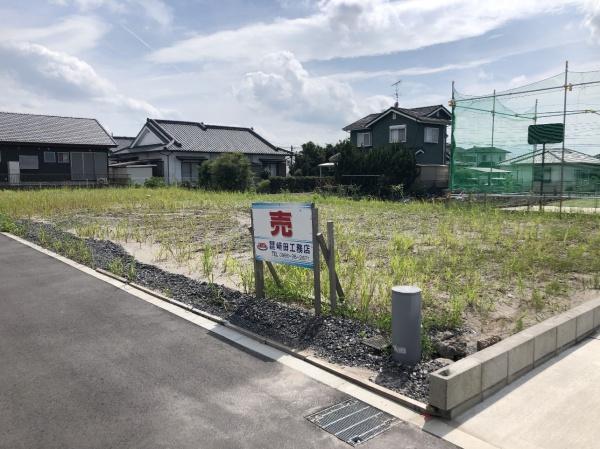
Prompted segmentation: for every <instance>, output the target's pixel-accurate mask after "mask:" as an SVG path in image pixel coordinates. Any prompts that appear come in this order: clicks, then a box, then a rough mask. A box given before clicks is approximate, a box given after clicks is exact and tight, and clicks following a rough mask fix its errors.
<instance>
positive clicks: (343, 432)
mask: <svg viewBox="0 0 600 449" xmlns="http://www.w3.org/2000/svg"><path fill="white" fill-rule="evenodd" d="M306 419H308V420H309V421H310V422H312V423H314V424H316V425H317V426H319V427H320V428H321V429H323V430H325V431H326V432H329V433H331V434H332V435H335V436H336V437H338V438H339V439H340V440H342V441H345V442H346V443H348V444H350V445H352V446H356V445H358V444H360V443H363V442H365V441H367V440H368V439H370V438H373V437H374V436H377V435H379V434H380V433H382V432H385V431H386V430H387V429H388V428H389V427H390V424H391V423H392V422H394V421H395V420H396V418H394V417H393V416H392V415H388V414H387V413H384V412H382V411H381V410H379V409H377V408H375V407H371V406H370V405H368V404H365V403H364V402H361V401H359V400H358V399H349V400H347V401H344V402H340V403H339V404H335V405H332V406H331V407H327V408H326V409H324V410H321V411H320V412H317V413H313V414H312V415H309V416H307V417H306Z"/></svg>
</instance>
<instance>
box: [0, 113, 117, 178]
mask: <svg viewBox="0 0 600 449" xmlns="http://www.w3.org/2000/svg"><path fill="white" fill-rule="evenodd" d="M116 146H117V144H116V143H115V141H114V140H113V139H112V137H111V136H110V135H109V134H108V132H107V131H106V130H105V129H104V128H103V127H102V125H100V123H99V122H98V121H97V120H96V119H92V118H78V117H60V116H51V115H35V114H21V113H12V112H0V184H3V185H9V186H11V185H14V186H19V185H30V184H32V185H40V184H42V185H52V184H59V185H61V184H67V185H89V184H100V183H106V182H108V153H109V150H110V149H111V148H113V147H116Z"/></svg>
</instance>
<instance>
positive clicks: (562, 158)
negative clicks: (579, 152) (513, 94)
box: [558, 61, 569, 217]
mask: <svg viewBox="0 0 600 449" xmlns="http://www.w3.org/2000/svg"><path fill="white" fill-rule="evenodd" d="M568 78H569V61H565V95H564V99H563V129H564V134H563V141H562V151H561V156H560V202H559V208H558V213H559V215H560V216H561V217H562V208H563V194H564V190H565V186H564V180H565V136H566V135H567V133H566V127H567V91H568V89H569V86H568Z"/></svg>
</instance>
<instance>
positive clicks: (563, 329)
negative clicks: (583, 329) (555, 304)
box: [547, 311, 577, 351]
mask: <svg viewBox="0 0 600 449" xmlns="http://www.w3.org/2000/svg"><path fill="white" fill-rule="evenodd" d="M547 322H548V323H552V324H553V325H554V326H556V350H557V351H560V350H562V349H564V348H566V347H567V346H570V345H572V344H573V343H575V339H576V336H577V315H576V314H575V313H573V312H571V311H569V312H565V313H562V314H560V315H558V316H555V317H552V318H550V319H549V320H548V321H547Z"/></svg>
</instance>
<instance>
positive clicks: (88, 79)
mask: <svg viewBox="0 0 600 449" xmlns="http://www.w3.org/2000/svg"><path fill="white" fill-rule="evenodd" d="M0 58H1V59H2V61H3V62H4V64H3V65H2V67H1V68H0V74H2V75H3V76H4V77H5V78H9V79H11V80H12V81H13V83H14V84H17V85H19V86H20V88H22V89H23V90H24V91H28V92H32V93H33V94H34V95H43V96H46V97H49V98H53V99H59V100H62V101H68V102H76V101H92V102H99V103H104V104H110V105H112V106H114V107H117V108H120V109H123V110H128V111H134V112H142V113H145V114H148V115H152V116H160V115H161V113H160V111H159V110H158V109H157V108H156V107H154V106H153V105H151V104H149V103H147V102H145V101H142V100H138V99H135V98H131V97H128V96H126V95H123V94H122V93H120V92H119V91H118V89H117V88H116V87H115V86H114V85H113V84H112V83H111V82H110V81H108V80H107V79H105V78H103V77H102V76H100V75H99V74H98V73H97V72H96V71H95V70H94V68H93V67H92V66H91V65H89V64H88V63H87V62H85V61H83V60H81V59H79V58H77V57H75V56H71V55H69V54H66V53H63V52H57V51H53V50H50V49H48V48H46V47H44V46H42V45H39V44H31V43H25V42H19V43H16V42H13V43H4V44H0Z"/></svg>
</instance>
